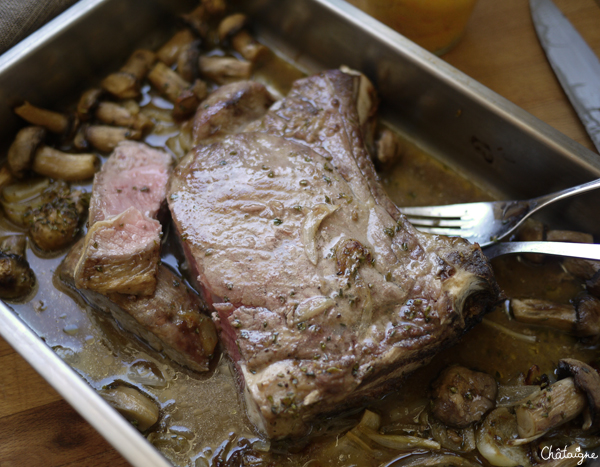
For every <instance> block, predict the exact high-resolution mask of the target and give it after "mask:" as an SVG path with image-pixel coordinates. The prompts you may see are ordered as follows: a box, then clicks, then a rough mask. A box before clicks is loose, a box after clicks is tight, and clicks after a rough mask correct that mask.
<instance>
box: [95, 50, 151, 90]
mask: <svg viewBox="0 0 600 467" xmlns="http://www.w3.org/2000/svg"><path fill="white" fill-rule="evenodd" d="M155 60H156V55H155V53H154V52H152V51H150V50H143V49H140V50H136V51H135V52H133V54H131V56H130V57H129V59H128V60H127V62H126V63H125V65H123V67H122V68H121V70H120V71H118V72H116V73H112V74H110V75H108V76H107V77H106V78H104V79H103V80H102V83H101V86H102V88H103V89H105V90H106V91H108V92H110V93H111V94H112V95H114V96H116V97H118V98H120V99H130V98H134V97H137V96H139V94H140V82H141V80H142V79H144V77H145V76H146V75H147V74H148V72H149V71H150V68H151V67H152V65H153V64H154V62H155Z"/></svg>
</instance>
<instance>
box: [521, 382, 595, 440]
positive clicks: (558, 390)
mask: <svg viewBox="0 0 600 467" xmlns="http://www.w3.org/2000/svg"><path fill="white" fill-rule="evenodd" d="M585 406H586V401H585V396H584V394H583V393H582V392H581V391H580V390H579V389H578V388H577V387H576V386H575V383H574V381H573V378H566V379H563V380H560V381H557V382H556V383H553V384H551V385H549V386H547V387H546V388H544V389H540V391H538V392H535V393H533V394H531V395H530V396H529V397H527V398H526V399H525V400H523V401H521V403H520V404H519V405H518V406H517V407H516V409H515V413H516V416H517V424H518V431H519V436H520V437H521V438H524V439H530V438H535V437H537V436H539V435H542V434H544V433H546V432H547V431H549V430H551V429H552V428H556V427H557V426H560V425H563V424H565V423H567V422H569V421H571V420H573V419H574V418H575V417H576V416H577V415H579V414H580V413H581V412H582V411H583V409H584V408H585Z"/></svg>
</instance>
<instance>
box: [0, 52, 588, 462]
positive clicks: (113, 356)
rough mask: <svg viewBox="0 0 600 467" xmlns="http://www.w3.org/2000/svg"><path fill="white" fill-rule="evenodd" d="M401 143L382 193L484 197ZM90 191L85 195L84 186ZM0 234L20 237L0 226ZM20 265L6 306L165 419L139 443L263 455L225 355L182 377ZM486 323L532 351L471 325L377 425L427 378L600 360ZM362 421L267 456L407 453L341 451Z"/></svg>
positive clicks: (499, 316)
mask: <svg viewBox="0 0 600 467" xmlns="http://www.w3.org/2000/svg"><path fill="white" fill-rule="evenodd" d="M301 76H302V75H301V73H300V72H298V71H297V70H296V69H295V68H293V67H292V66H291V65H289V64H288V63H286V62H284V61H283V60H281V59H279V58H277V57H276V56H275V55H274V54H273V55H271V58H270V59H269V60H268V61H267V62H266V63H265V65H264V66H263V67H261V68H259V69H258V70H257V71H256V74H255V78H256V79H258V80H260V81H262V82H263V83H265V84H267V85H268V86H270V88H271V89H273V90H275V91H277V92H278V93H280V94H282V95H283V94H285V93H286V92H287V91H288V89H289V86H290V85H291V82H292V81H294V80H295V79H297V78H299V77H301ZM143 102H145V108H146V109H150V108H153V109H155V110H156V111H161V109H167V110H168V109H169V108H170V105H171V104H169V103H167V102H166V101H164V100H163V99H162V98H159V97H157V96H156V95H155V94H154V93H153V91H150V89H149V87H146V88H144V97H143ZM177 132H178V125H176V124H174V123H172V122H170V121H169V120H168V119H166V120H165V121H164V122H162V123H160V124H158V125H157V127H156V128H155V130H154V131H153V133H152V134H151V135H149V136H148V137H147V138H146V139H145V140H146V142H148V143H149V144H151V145H154V146H160V147H165V145H166V142H167V140H168V139H169V138H170V137H172V136H174V135H176V134H177ZM403 146H404V150H403V154H402V157H401V159H400V161H399V162H398V163H397V164H396V166H395V167H394V168H393V169H392V170H391V171H389V173H388V174H387V175H386V176H385V177H383V182H384V185H385V187H386V189H387V190H388V193H389V194H390V196H391V198H392V199H393V200H394V201H395V202H396V203H397V204H398V205H400V206H402V205H426V204H442V203H448V202H450V203H455V202H467V201H477V200H486V199H490V197H489V195H487V194H486V192H485V191H484V190H482V189H481V188H478V187H476V186H474V185H473V184H471V183H470V182H469V181H468V180H465V179H464V178H462V177H460V176H458V175H457V174H456V173H454V172H453V171H452V170H451V169H450V168H448V167H446V166H444V165H443V164H441V163H439V162H438V161H436V160H434V159H433V158H431V157H430V156H428V155H427V154H425V153H424V152H423V151H421V150H419V148H418V147H416V146H415V145H413V144H410V143H408V142H407V141H405V142H404V144H403ZM87 189H88V190H90V189H91V185H88V186H87ZM1 230H2V233H3V234H4V233H10V232H14V231H15V230H16V229H14V228H13V227H11V226H9V225H7V224H6V223H3V224H2V226H1ZM164 250H165V251H164V255H163V256H164V262H166V263H168V264H170V265H171V266H173V267H174V268H176V269H177V268H178V267H179V265H180V262H179V259H178V258H177V256H176V254H174V253H173V248H170V247H169V244H168V239H167V244H166V248H164ZM27 258H28V260H29V262H30V264H31V266H32V268H33V269H34V270H35V271H36V276H37V279H38V288H37V290H36V292H35V294H34V296H33V297H30V299H29V300H28V301H27V302H26V303H18V304H17V303H15V304H12V307H13V309H14V310H15V311H16V312H17V313H18V314H19V315H20V316H21V317H22V318H23V319H24V320H25V321H26V322H27V323H28V324H29V326H30V327H31V328H32V329H33V330H34V331H35V332H36V333H37V334H38V335H40V336H41V337H43V338H44V339H45V341H46V342H47V343H48V345H49V346H51V347H52V348H53V349H54V350H55V351H56V352H57V353H58V354H59V355H60V356H61V357H62V358H63V359H64V360H65V361H66V362H67V363H69V364H70V365H71V366H72V367H73V368H75V369H76V370H77V371H78V373H79V374H80V375H81V376H82V377H83V378H84V379H85V380H86V381H87V382H88V383H89V384H90V385H91V386H92V387H94V388H96V389H100V388H102V387H103V386H105V385H107V384H110V383H112V382H114V381H123V382H125V383H127V384H131V385H133V386H136V387H138V388H139V389H140V390H141V391H142V392H144V393H145V394H147V395H149V396H150V397H151V398H152V399H154V400H155V401H157V403H158V404H159V405H160V408H161V417H160V421H159V423H158V425H157V426H156V427H155V428H153V429H151V431H150V432H149V433H146V435H147V436H148V439H149V440H150V441H151V442H152V443H153V444H154V445H155V446H156V447H157V448H158V449H159V450H160V451H161V452H162V453H163V454H164V455H165V456H166V457H167V458H168V459H169V460H171V461H172V462H173V463H174V464H175V465H178V466H188V465H193V466H194V465H195V466H204V465H209V464H207V463H205V462H204V461H203V460H202V459H210V458H211V456H212V455H213V454H214V453H215V452H219V450H220V449H222V448H223V446H224V445H226V444H227V440H229V439H230V438H232V439H234V438H236V437H237V438H236V439H239V438H246V439H247V440H248V441H249V442H250V443H252V445H253V446H254V448H255V449H256V451H257V452H264V451H266V450H267V449H268V443H265V442H264V441H263V440H261V439H260V437H259V436H257V435H256V433H255V432H254V431H253V428H252V426H251V425H250V423H249V422H248V421H247V419H246V416H245V414H244V408H243V405H242V403H241V401H240V399H239V396H238V393H237V388H236V383H235V380H234V376H233V374H232V367H231V365H230V363H229V361H228V359H227V358H226V357H225V356H220V357H219V358H220V360H219V358H217V359H216V360H218V361H215V362H214V363H213V367H214V369H213V370H212V371H210V372H209V373H208V374H196V373H193V372H190V371H187V370H185V369H183V368H180V367H178V366H177V365H175V364H172V363H171V362H170V361H169V360H168V359H166V358H165V357H163V356H162V355H160V354H158V353H156V352H155V351H153V350H152V349H150V348H149V347H148V346H147V345H146V344H144V343H143V342H141V341H140V340H138V339H137V338H135V337H134V336H132V335H130V334H127V333H126V332H124V331H123V330H121V329H120V328H119V326H118V324H116V323H115V322H114V321H113V320H112V319H111V318H110V317H109V316H107V315H105V314H103V313H101V312H98V311H95V310H92V309H91V308H90V307H88V306H86V305H85V303H83V301H82V300H81V299H78V298H77V297H74V296H72V294H67V293H65V292H66V290H65V288H64V287H63V286H61V284H60V283H59V281H58V279H57V278H56V277H55V275H54V272H55V271H56V269H57V267H58V266H59V264H60V261H61V260H62V257H61V256H59V257H55V258H45V257H41V256H38V255H37V254H36V252H34V251H32V250H31V249H30V250H28V251H27ZM493 265H494V271H495V273H496V275H497V279H498V281H499V283H500V285H501V287H502V289H503V290H504V292H505V294H506V296H507V297H509V298H510V297H535V298H546V299H551V300H556V301H562V302H568V301H569V300H570V299H571V298H573V297H574V296H575V295H576V294H577V293H578V292H579V291H580V290H581V284H580V283H578V282H576V281H575V280H573V279H572V278H571V276H569V275H568V274H567V273H565V272H564V271H563V270H562V269H561V268H560V264H559V263H558V262H557V261H555V260H548V261H547V262H546V263H545V264H543V265H541V266H538V265H533V264H529V263H527V262H525V261H521V260H519V259H518V258H514V257H507V258H500V259H498V260H496V261H495V262H494V263H493ZM488 318H489V319H490V320H492V321H495V322H498V323H501V324H503V325H504V326H507V327H508V328H510V329H513V330H516V331H518V332H521V333H523V334H529V335H533V334H535V335H536V336H537V337H538V342H537V343H535V344H528V343H524V342H521V341H518V340H515V339H514V338H512V337H510V336H507V335H506V334H503V333H501V332H498V331H497V330H496V329H494V328H491V327H489V326H488V325H485V324H480V325H478V326H477V327H476V328H475V329H473V330H472V331H471V332H469V333H468V334H467V335H465V336H464V337H463V338H462V339H461V341H460V342H459V343H458V344H457V345H456V346H454V347H453V348H451V349H449V350H448V351H446V352H443V353H442V354H440V355H438V356H437V357H435V358H434V359H433V361H432V362H431V363H430V364H429V365H427V366H426V367H424V368H422V369H420V370H418V371H417V372H415V373H414V374H413V375H411V376H410V377H409V378H408V379H407V380H406V381H405V382H404V383H403V384H402V386H401V387H399V388H398V389H397V391H395V392H393V393H391V394H388V395H386V396H385V397H383V398H382V399H381V400H378V401H375V402H373V403H372V404H371V409H372V410H374V411H376V412H377V413H379V414H380V415H381V416H382V418H383V424H384V425H385V424H388V423H392V422H406V423H411V422H413V421H414V418H415V416H416V415H418V413H419V409H420V408H421V409H422V407H423V406H424V404H426V403H427V399H426V395H427V391H428V388H429V386H430V384H431V381H432V380H433V379H434V378H435V376H436V375H437V374H438V373H439V371H440V370H441V369H443V368H445V367H447V366H448V365H451V364H455V363H457V364H461V365H464V366H466V367H469V368H472V369H477V370H480V371H484V372H487V373H489V374H491V375H493V376H494V377H495V378H496V380H497V381H498V382H499V383H500V384H515V383H516V382H517V381H518V380H519V378H520V377H521V376H522V374H524V373H526V372H527V370H528V369H529V368H530V367H531V365H533V364H537V365H538V366H539V367H540V368H541V370H542V372H545V373H547V374H548V375H549V376H552V375H553V372H554V368H555V367H556V363H557V361H558V360H559V359H560V358H564V357H574V358H578V359H581V360H583V361H586V362H591V361H595V360H596V359H597V358H598V356H599V354H598V349H597V347H593V346H585V345H583V344H581V343H580V342H578V341H576V340H575V339H574V338H571V337H569V336H566V335H564V334H561V333H558V332H553V331H549V330H546V329H542V328H533V327H531V326H525V325H521V324H518V323H516V322H514V321H512V320H510V319H509V318H508V316H507V314H506V313H505V312H504V310H503V306H500V307H498V309H496V310H495V311H494V312H493V313H492V314H491V315H489V316H488ZM157 375H158V376H157ZM358 415H359V412H356V413H354V414H350V415H347V416H346V417H338V418H336V419H332V420H329V421H327V422H325V423H324V424H323V426H321V427H319V426H317V427H315V430H316V431H319V430H321V431H322V432H326V431H327V430H328V429H330V430H331V434H328V435H324V436H321V437H317V438H315V439H313V440H312V441H311V442H310V443H309V444H307V445H306V446H304V447H303V449H301V450H300V452H297V453H294V451H297V450H298V445H295V446H293V447H291V448H290V449H292V450H291V451H288V452H284V453H281V452H280V450H281V449H286V447H285V446H281V445H280V446H274V447H273V449H271V453H270V454H264V457H265V459H271V460H272V461H273V462H274V463H275V465H278V466H279V465H280V466H298V467H301V466H310V465H312V466H317V465H321V466H349V465H361V466H366V467H368V466H378V465H385V463H386V462H388V461H391V460H392V459H394V458H396V457H401V456H402V455H405V454H406V453H404V454H403V453H399V452H394V451H392V450H387V449H385V448H382V449H381V450H378V451H373V452H358V451H357V450H355V449H354V450H352V449H350V450H349V449H347V448H345V447H344V446H342V445H340V444H339V434H340V432H342V429H343V428H344V427H347V428H349V427H350V426H352V424H353V423H355V422H356V420H357V417H358ZM232 433H233V434H234V435H232ZM236 443H237V440H234V441H233V442H232V443H231V445H232V446H236ZM275 450H277V452H278V453H275V452H274V451H275ZM476 452H477V451H474V453H476ZM473 456H475V457H476V459H478V460H479V461H480V462H481V463H482V464H483V465H488V464H486V463H485V461H483V460H482V458H480V457H477V454H470V455H468V456H467V457H471V458H473ZM311 460H312V462H310V461H311ZM236 465H237V464H236ZM256 465H268V463H267V462H265V463H262V464H256Z"/></svg>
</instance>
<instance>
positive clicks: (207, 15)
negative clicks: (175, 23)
mask: <svg viewBox="0 0 600 467" xmlns="http://www.w3.org/2000/svg"><path fill="white" fill-rule="evenodd" d="M226 8H227V5H226V3H225V0H203V1H202V2H201V3H200V5H199V6H198V7H196V8H195V9H194V10H192V11H191V12H190V13H188V14H185V15H182V16H181V18H182V19H183V20H184V21H185V22H186V23H187V24H189V26H190V27H191V28H192V29H193V30H194V31H196V32H197V33H198V34H200V35H201V36H202V37H205V36H206V35H207V34H208V30H209V25H208V22H209V20H210V19H211V18H213V17H216V16H220V15H222V14H223V13H225V10H226Z"/></svg>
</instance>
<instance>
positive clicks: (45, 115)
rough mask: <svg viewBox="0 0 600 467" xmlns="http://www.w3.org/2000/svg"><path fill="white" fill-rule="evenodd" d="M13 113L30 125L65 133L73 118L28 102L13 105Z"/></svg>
mask: <svg viewBox="0 0 600 467" xmlns="http://www.w3.org/2000/svg"><path fill="white" fill-rule="evenodd" d="M14 111H15V113H16V114H17V115H18V116H19V117H21V118H22V119H24V120H26V121H28V122H29V123H31V124H32V125H37V126H41V127H44V128H46V129H47V130H48V131H51V132H52V133H57V134H59V135H66V134H67V133H69V132H70V131H71V129H72V124H73V119H72V118H70V117H69V116H68V115H65V114H63V113H59V112H54V111H52V110H46V109H41V108H39V107H36V106H34V105H31V104H30V103H29V102H25V103H24V104H22V105H20V106H18V107H15V109H14Z"/></svg>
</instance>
